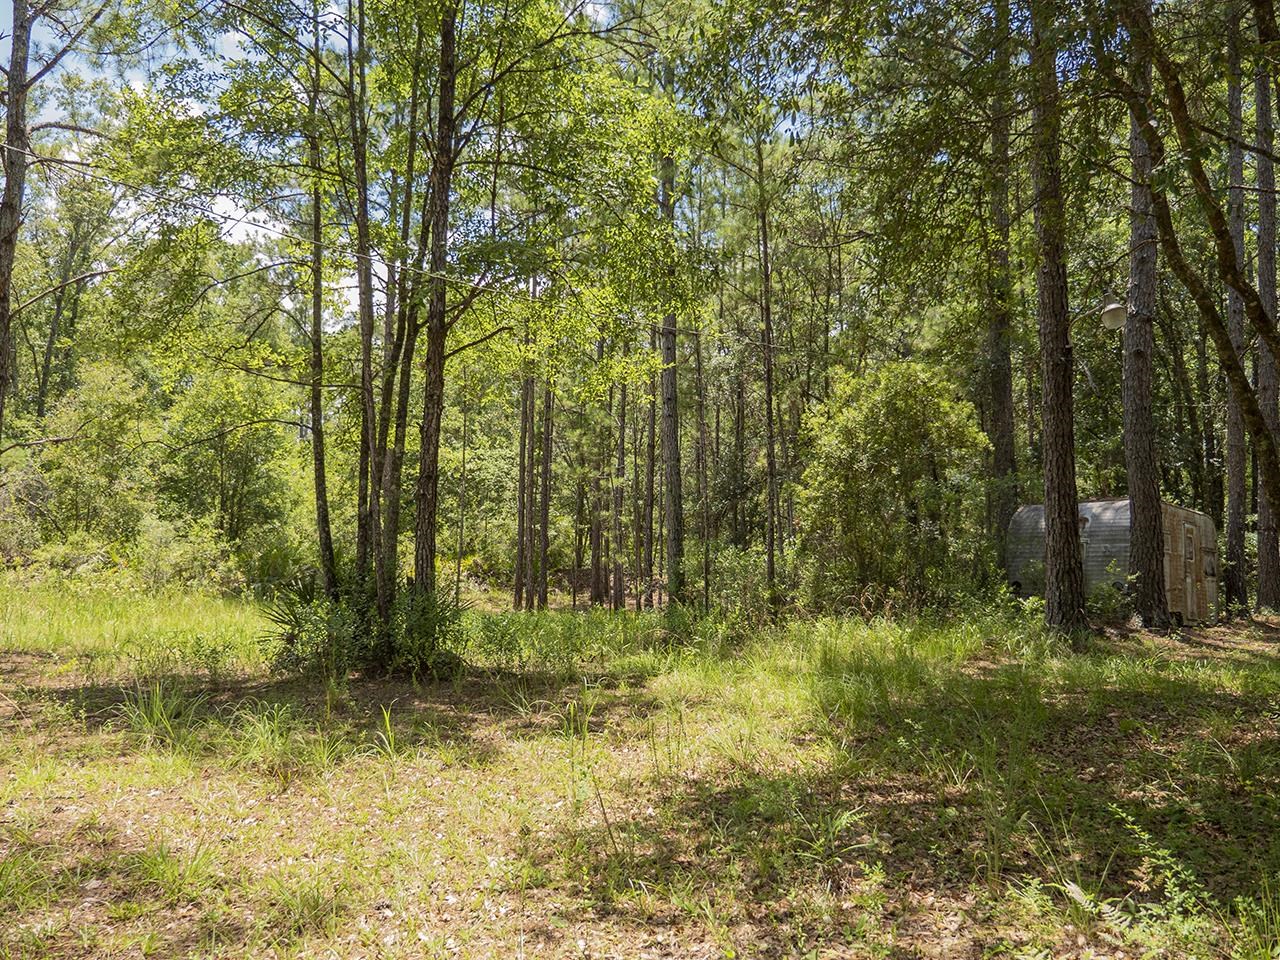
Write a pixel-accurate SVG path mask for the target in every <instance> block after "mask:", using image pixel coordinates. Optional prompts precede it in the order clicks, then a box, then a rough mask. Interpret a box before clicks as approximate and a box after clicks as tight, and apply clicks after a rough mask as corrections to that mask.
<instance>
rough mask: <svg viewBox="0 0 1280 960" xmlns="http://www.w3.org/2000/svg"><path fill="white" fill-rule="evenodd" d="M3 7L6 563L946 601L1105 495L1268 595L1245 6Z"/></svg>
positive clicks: (371, 1)
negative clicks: (1209, 528) (1212, 538)
mask: <svg viewBox="0 0 1280 960" xmlns="http://www.w3.org/2000/svg"><path fill="white" fill-rule="evenodd" d="M9 14H10V16H9V19H8V22H7V23H5V24H4V32H5V33H6V34H7V35H8V37H9V41H10V46H11V48H12V49H11V54H10V58H9V62H8V65H7V69H6V94H5V103H4V106H5V114H6V141H5V145H4V174H5V182H4V194H3V198H2V202H0V557H3V559H4V561H5V563H7V564H10V565H12V566H14V567H18V568H22V569H25V570H28V571H30V572H31V575H33V576H42V575H48V574H50V573H51V572H52V571H57V570H63V571H77V572H81V573H84V572H99V573H101V572H105V571H106V570H108V569H110V570H111V571H112V572H113V573H114V574H115V575H119V576H122V577H130V578H136V580H138V581H140V582H144V583H146V584H148V585H156V584H161V583H166V582H182V583H196V584H201V585H205V586H210V587H213V588H215V589H221V590H227V591H246V590H251V591H255V592H258V593H260V594H263V595H266V596H270V595H273V594H275V593H277V592H279V591H281V590H282V589H284V588H285V587H286V585H290V584H292V585H293V586H292V587H290V589H292V590H295V591H297V590H298V589H299V587H298V584H299V582H302V583H307V584H311V585H312V586H311V587H309V588H304V592H305V590H306V589H310V590H311V591H312V592H313V594H314V596H315V597H317V598H319V599H317V600H316V601H315V602H316V603H323V604H330V605H333V606H335V607H337V606H341V607H342V608H344V609H349V610H352V611H354V613H353V614H352V615H353V616H354V617H355V618H356V620H357V621H358V622H367V623H371V624H374V625H377V624H382V625H384V626H386V625H389V624H392V623H394V622H398V621H397V618H400V620H403V619H404V617H405V616H406V614H405V610H406V609H407V608H406V605H408V606H410V607H412V606H413V605H414V604H415V603H418V605H419V607H421V606H422V604H423V603H425V604H427V605H428V606H430V608H431V610H432V611H433V612H432V613H430V614H429V617H435V616H439V617H443V618H445V619H447V618H448V616H449V611H448V610H447V609H446V608H447V607H448V606H449V604H451V603H453V604H456V603H457V601H458V600H459V599H460V598H461V599H465V598H472V599H475V598H476V597H477V596H478V595H479V594H486V595H487V596H488V601H487V602H491V603H492V602H499V601H500V602H503V603H510V604H513V605H514V606H515V607H517V608H520V607H529V608H532V607H540V606H546V605H548V604H551V605H553V606H555V605H565V606H567V605H574V606H585V605H602V606H610V607H614V608H641V607H647V606H652V605H655V604H657V605H662V604H665V603H667V602H669V601H670V600H676V601H680V602H681V603H682V604H683V605H684V606H686V607H688V608H689V609H699V608H708V609H713V610H714V609H719V610H725V609H731V610H734V611H737V612H745V613H746V614H747V615H750V616H755V615H759V616H765V615H767V614H769V613H770V612H771V611H776V610H780V609H784V608H792V609H798V610H853V611H860V612H868V611H883V610H886V609H890V610H892V609H919V608H922V607H937V606H944V607H945V606H953V605H955V604H957V603H960V602H962V601H964V600H966V599H969V598H978V599H981V598H990V597H992V596H995V595H998V594H1000V593H1001V592H1002V591H1003V590H1004V588H1003V586H1002V584H1003V577H1002V574H1001V572H1000V561H1001V552H1002V544H1003V531H1004V530H1005V528H1006V526H1007V523H1008V520H1009V517H1010V516H1011V514H1012V511H1013V509H1014V508H1015V507H1016V505H1017V504H1019V503H1023V502H1033V503H1034V502H1044V501H1045V500H1046V497H1045V493H1046V491H1047V492H1048V493H1049V497H1048V501H1047V502H1048V504H1049V510H1050V514H1051V516H1058V517H1062V516H1066V517H1068V518H1074V516H1075V498H1076V497H1077V496H1079V497H1082V498H1090V497H1113V496H1115V497H1118V496H1125V495H1127V494H1129V493H1130V486H1131V484H1130V482H1129V478H1131V477H1135V476H1136V477H1138V478H1139V479H1140V482H1141V483H1143V484H1146V485H1147V487H1146V489H1147V491H1148V493H1150V492H1151V491H1153V490H1155V489H1158V491H1159V495H1160V496H1163V497H1164V498H1166V499H1169V500H1172V501H1174V502H1177V503H1181V504H1184V505H1186V506H1190V507H1194V508H1196V509H1199V510H1202V511H1204V512H1206V513H1208V514H1209V515H1210V516H1212V517H1213V518H1214V520H1215V522H1216V523H1217V524H1218V527H1219V529H1220V530H1221V531H1222V534H1223V538H1224V556H1225V558H1226V561H1227V562H1226V564H1225V566H1224V586H1225V591H1224V592H1225V598H1226V600H1227V603H1228V605H1229V606H1230V607H1233V608H1242V607H1244V606H1245V605H1248V604H1251V603H1254V602H1256V603H1261V604H1265V605H1268V606H1270V605H1273V604H1275V603H1276V600H1277V598H1278V597H1280V553H1278V552H1277V546H1276V533H1275V521H1274V519H1273V516H1274V515H1273V512H1272V511H1271V510H1269V509H1268V498H1267V493H1268V491H1274V492H1275V493H1276V494H1280V484H1277V483H1272V482H1269V478H1270V477H1277V478H1280V467H1277V462H1276V453H1275V442H1274V432H1273V431H1274V427H1275V424H1276V372H1275V362H1274V356H1273V350H1274V349H1275V347H1276V346H1277V344H1278V343H1280V338H1277V335H1276V328H1275V323H1274V316H1275V270H1276V267H1275V199H1274V173H1273V170H1272V166H1273V158H1274V144H1273V132H1272V117H1273V114H1274V98H1275V97H1276V94H1277V86H1276V85H1277V84H1280V66H1278V65H1277V64H1278V62H1277V60H1276V55H1277V50H1276V49H1275V46H1274V44H1275V42H1276V37H1277V34H1276V26H1275V15H1274V11H1273V10H1272V7H1271V4H1270V3H1269V2H1267V0H1257V2H1255V3H1252V4H1248V3H1204V2H1175V3H1161V4H1159V5H1158V10H1156V11H1155V14H1154V17H1153V14H1152V11H1151V10H1150V9H1149V8H1147V7H1146V6H1144V4H1143V2H1142V0H1133V2H1124V3H1097V4H1084V5H1078V4H1065V3H1055V2H1052V0H1032V2H1031V3H1030V4H1029V5H1028V4H1020V3H1009V2H1007V0H995V2H993V3H964V2H959V3H951V2H939V3H933V4H927V5H923V6H921V5H918V4H911V3H902V4H899V3H893V2H885V3H881V2H863V3H851V4H843V3H833V4H821V3H819V4H801V5H782V4H765V5H762V6H759V7H749V6H746V5H741V4H735V3H731V2H721V0H673V2H658V3H648V2H639V3H633V2H621V3H610V4H602V3H576V4H575V3H570V4H565V3H560V2H554V3H553V2H549V0H502V2H468V3H453V2H437V0H423V2H416V0H396V2H375V0H341V2H339V3H336V4H319V3H318V2H317V3H306V2H301V3H297V2H293V0H252V2H213V3H196V2H186V0H182V2H176V3H164V4H159V3H154V4H153V3H148V2H145V0H139V2H132V3H123V4H121V3H111V2H104V3H94V2H89V3H81V2H76V0H73V2H54V0H43V2H28V0H14V2H13V4H12V9H11V11H9ZM1157 249H1158V253H1159V256H1158V258H1157V256H1156V253H1157ZM1117 298H1118V299H1119V300H1120V302H1122V303H1124V302H1127V304H1128V308H1129V309H1128V313H1129V317H1128V320H1127V329H1126V330H1125V331H1124V332H1123V334H1122V333H1120V332H1117V331H1113V330H1107V329H1105V328H1104V327H1103V326H1102V324H1101V323H1100V322H1099V317H1098V314H1099V309H1100V308H1101V307H1102V306H1103V305H1104V303H1109V302H1112V301H1115V300H1116V299H1117ZM1126 354H1127V355H1126ZM1127 391H1133V392H1132V393H1131V394H1129V395H1128V396H1127V395H1126V392H1127ZM1126 439H1127V440H1128V441H1129V443H1128V444H1127V443H1126ZM1127 448H1128V449H1127ZM1144 451H1145V452H1144ZM1127 456H1128V457H1131V458H1132V457H1137V458H1138V459H1137V460H1132V459H1131V460H1128V461H1127V460H1126V457H1127ZM1153 485H1154V486H1153ZM1064 498H1066V499H1064ZM1068 500H1069V501H1070V502H1069V503H1068V502H1067V501H1068ZM1135 510H1136V508H1135ZM1068 522H1070V520H1069V521H1068ZM1051 526H1052V521H1051ZM1064 542H1065V541H1061V540H1058V541H1055V539H1054V534H1053V533H1052V531H1051V534H1050V551H1051V553H1052V552H1053V551H1054V550H1057V551H1059V553H1060V555H1063V556H1065V555H1066V554H1065V553H1062V551H1063V550H1065V549H1066V548H1065V547H1064V546H1063V545H1062V544H1063V543H1064ZM1051 566H1052V564H1051ZM1077 568H1078V564H1077ZM1053 576H1054V575H1053V574H1052V572H1051V575H1050V579H1051V581H1052V580H1053ZM1077 581H1078V577H1077ZM1062 582H1063V583H1064V584H1066V586H1064V587H1063V589H1064V590H1066V591H1067V592H1066V593H1065V594H1063V593H1062V592H1061V591H1060V590H1058V591H1056V590H1055V588H1054V587H1053V586H1052V584H1051V587H1050V596H1049V602H1048V610H1047V615H1048V617H1049V619H1050V621H1051V622H1054V623H1058V624H1061V625H1065V626H1068V627H1069V626H1072V625H1074V624H1076V623H1077V622H1078V620H1079V618H1080V617H1082V616H1083V608H1082V603H1083V598H1082V597H1080V595H1079V593H1080V588H1079V584H1078V582H1077V583H1076V585H1075V587H1074V588H1072V587H1071V584H1070V583H1069V578H1068V580H1064V581H1062ZM1063 596H1065V597H1066V600H1065V601H1063V600H1062V597H1063ZM325 597H328V598H329V599H327V600H325V599H323V598H325ZM406 597H407V598H409V599H406ZM414 597H417V598H425V599H423V600H422V601H421V603H419V601H417V600H414V599H412V598H414ZM1064 602H1065V606H1064V605H1063V604H1064ZM373 633H375V634H376V633H379V630H377V629H375V630H374V631H373ZM388 642H391V641H388Z"/></svg>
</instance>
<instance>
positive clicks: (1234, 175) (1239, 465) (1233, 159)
mask: <svg viewBox="0 0 1280 960" xmlns="http://www.w3.org/2000/svg"><path fill="white" fill-rule="evenodd" d="M1225 9H1226V12H1227V17H1228V23H1227V114H1228V120H1227V123H1228V132H1229V135H1230V142H1229V144H1228V147H1227V220H1228V224H1229V229H1230V232H1231V244H1232V246H1233V247H1234V255H1235V263H1236V269H1237V270H1243V267H1244V151H1243V150H1242V149H1241V147H1240V143H1241V140H1240V138H1241V136H1242V135H1243V132H1244V131H1243V110H1242V103H1241V101H1242V99H1243V91H1242V82H1241V69H1240V36H1239V27H1238V25H1237V24H1236V20H1235V17H1236V14H1237V12H1238V11H1237V10H1236V9H1235V5H1234V4H1228V5H1226V8H1225ZM1227 327H1228V330H1229V331H1230V333H1231V342H1232V344H1233V346H1234V349H1235V351H1236V355H1237V356H1242V355H1243V353H1244V299H1243V297H1242V296H1241V294H1240V291H1239V290H1237V289H1235V288H1234V287H1230V286H1229V287H1228V288H1227ZM1245 459H1246V454H1245V440H1244V420H1243V418H1242V416H1241V413H1240V404H1239V403H1238V402H1237V400H1236V399H1235V397H1234V395H1232V396H1230V397H1228V399H1227V562H1226V566H1225V569H1224V570H1223V577H1222V585H1223V601H1224V602H1225V604H1226V607H1227V610H1228V611H1230V612H1235V611H1239V610H1243V609H1246V608H1247V607H1248V604H1249V594H1248V586H1247V573H1248V571H1247V569H1246V563H1247V560H1246V557H1245V543H1244V524H1245V512H1246V505H1245V466H1246V464H1245Z"/></svg>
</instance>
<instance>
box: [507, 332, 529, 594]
mask: <svg viewBox="0 0 1280 960" xmlns="http://www.w3.org/2000/svg"><path fill="white" fill-rule="evenodd" d="M528 341H529V338H528V335H527V334H526V336H525V342H526V343H528ZM532 405H533V378H531V377H523V378H521V380H520V470H519V473H518V475H517V477H516V569H515V577H514V586H513V588H512V597H511V605H512V606H513V607H515V608H516V609H517V610H522V609H523V608H524V569H525V551H526V550H527V549H528V542H527V541H528V537H527V536H526V535H525V531H526V529H527V524H526V522H525V518H526V516H527V515H528V513H529V512H530V511H531V510H532V509H533V506H532V504H530V503H529V502H528V491H529V471H530V470H531V469H532V467H531V466H530V464H529V430H530V421H531V420H532V419H533V417H532V416H531V415H530V412H529V411H530V408H531V407H532Z"/></svg>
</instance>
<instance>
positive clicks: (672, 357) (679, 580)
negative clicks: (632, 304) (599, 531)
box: [659, 67, 685, 603]
mask: <svg viewBox="0 0 1280 960" xmlns="http://www.w3.org/2000/svg"><path fill="white" fill-rule="evenodd" d="M672 83H673V80H672V71H671V68H670V67H668V68H667V71H666V85H667V89H671V86H672ZM675 171H676V165H675V160H674V159H673V158H672V157H670V156H667V157H663V158H662V188H661V191H660V194H659V197H660V201H659V202H660V206H661V212H662V218H663V220H664V221H665V222H666V224H667V229H668V230H669V231H671V233H672V234H674V233H675V216H676V214H675V209H676V205H675V176H676V172H675ZM667 276H668V280H669V281H671V282H673V283H674V279H675V267H674V265H672V266H670V267H668V268H667ZM668 295H669V296H671V295H674V293H673V291H669V292H668ZM676 371H677V367H676V314H675V311H674V310H669V311H668V312H667V313H666V315H665V316H664V317H663V318H662V462H663V466H664V468H665V474H664V477H663V490H664V493H665V494H666V496H665V497H664V498H663V508H664V511H663V522H664V526H665V527H666V557H667V596H668V598H669V599H670V600H672V601H674V602H676V603H682V602H684V599H685V596H684V502H683V496H682V494H683V487H684V485H683V482H682V478H681V473H682V471H681V469H680V411H679V406H678V403H679V393H678V391H677V386H678V385H677V382H676Z"/></svg>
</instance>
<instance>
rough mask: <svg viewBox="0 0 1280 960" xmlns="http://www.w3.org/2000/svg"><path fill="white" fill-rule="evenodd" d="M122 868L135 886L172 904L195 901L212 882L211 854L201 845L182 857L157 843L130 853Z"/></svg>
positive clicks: (165, 844)
mask: <svg viewBox="0 0 1280 960" xmlns="http://www.w3.org/2000/svg"><path fill="white" fill-rule="evenodd" d="M125 865H126V869H127V871H128V873H129V875H130V876H131V877H132V878H133V879H134V881H135V882H136V883H137V884H138V885H139V886H141V887H143V888H145V889H149V890H152V891H154V892H155V893H157V894H158V895H159V896H160V897H161V898H163V899H164V900H165V901H166V902H168V903H172V904H176V903H182V902H189V901H193V900H196V899H198V898H199V897H200V896H201V895H202V894H203V893H204V892H205V891H206V890H207V889H208V888H209V887H210V886H212V884H213V882H214V872H213V853H212V852H211V851H210V849H209V848H208V847H205V846H202V845H197V846H196V847H195V848H194V849H193V850H191V851H190V852H189V853H185V854H184V853H183V852H181V851H179V850H175V849H174V848H172V847H170V846H169V845H168V844H167V843H165V842H163V841H160V842H157V843H154V844H151V845H150V846H148V847H146V848H145V849H143V850H140V851H138V852H137V853H133V854H130V855H129V856H128V857H127V858H126V860H125Z"/></svg>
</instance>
